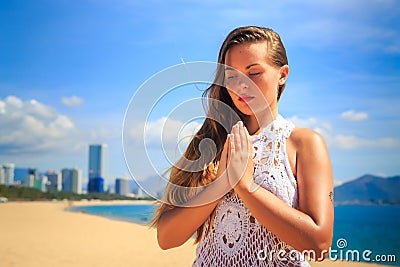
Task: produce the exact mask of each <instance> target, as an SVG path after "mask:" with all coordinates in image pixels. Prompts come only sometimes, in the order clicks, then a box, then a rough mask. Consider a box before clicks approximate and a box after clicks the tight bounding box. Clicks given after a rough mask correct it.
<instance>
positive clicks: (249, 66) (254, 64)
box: [225, 63, 260, 71]
mask: <svg viewBox="0 0 400 267" xmlns="http://www.w3.org/2000/svg"><path fill="white" fill-rule="evenodd" d="M256 65H260V64H258V63H253V64H250V65H248V66H247V67H246V70H248V69H250V68H251V67H253V66H256ZM227 70H236V69H234V68H232V67H230V66H227V67H226V68H225V71H227Z"/></svg>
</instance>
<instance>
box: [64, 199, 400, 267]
mask: <svg viewBox="0 0 400 267" xmlns="http://www.w3.org/2000/svg"><path fill="white" fill-rule="evenodd" d="M156 208H157V207H156V206H155V205H152V204H146V205H104V206H77V207H72V208H71V211H74V212H84V213H89V214H93V215H98V216H103V217H107V218H110V219H115V220H122V221H128V222H131V223H136V224H142V225H145V224H147V223H148V222H149V221H150V220H151V219H152V216H153V212H154V211H155V209H156ZM399 230H400V206H336V207H335V223H334V237H333V241H332V247H331V251H330V255H329V257H330V258H331V259H332V260H350V261H356V262H358V261H360V262H371V263H375V264H384V265H392V266H400V231H399Z"/></svg>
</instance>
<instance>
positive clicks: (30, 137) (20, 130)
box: [0, 96, 77, 153]
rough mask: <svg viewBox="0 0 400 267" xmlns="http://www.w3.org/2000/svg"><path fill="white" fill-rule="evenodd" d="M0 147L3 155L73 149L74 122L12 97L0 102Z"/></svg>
mask: <svg viewBox="0 0 400 267" xmlns="http://www.w3.org/2000/svg"><path fill="white" fill-rule="evenodd" d="M0 111H1V112H0V125H1V128H0V147H1V149H2V151H3V153H25V152H43V151H45V150H49V149H50V150H51V149H53V150H56V149H67V150H68V149H69V148H71V147H73V145H74V143H75V142H74V140H76V138H73V137H76V135H77V131H76V128H75V125H74V123H73V122H72V120H71V119H70V118H68V117H67V116H65V115H62V114H58V112H57V110H56V109H54V108H53V107H50V106H47V105H45V104H42V103H40V102H38V101H37V100H29V101H26V102H23V101H22V100H21V99H19V98H18V97H16V96H8V97H6V98H5V100H4V101H3V100H0Z"/></svg>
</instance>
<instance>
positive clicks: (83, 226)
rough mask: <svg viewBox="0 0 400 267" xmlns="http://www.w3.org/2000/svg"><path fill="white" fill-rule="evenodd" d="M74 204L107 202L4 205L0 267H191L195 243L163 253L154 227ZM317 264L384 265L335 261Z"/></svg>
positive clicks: (0, 218) (326, 266)
mask: <svg viewBox="0 0 400 267" xmlns="http://www.w3.org/2000/svg"><path fill="white" fill-rule="evenodd" d="M119 203H121V202H119ZM119 203H118V202H117V203H113V204H119ZM122 203H125V204H126V202H122ZM71 204H72V205H77V204H79V205H89V204H90V205H92V204H96V205H99V204H104V202H97V203H96V202H93V203H92V202H83V203H82V202H75V203H71V202H67V201H66V202H8V203H3V204H0V267H39V266H40V267H54V266H57V267H64V266H65V267H70V266H74V267H80V266H82V267H87V266H93V267H102V266H104V267H105V266H107V267H109V266H113V267H118V266H121V267H122V266H165V267H169V266H171V267H172V266H174V267H179V266H182V267H183V266H191V264H192V262H193V260H194V253H195V246H193V241H191V240H190V241H188V242H186V244H184V245H183V246H181V247H179V248H176V249H171V250H168V251H163V250H161V249H160V248H159V247H158V245H157V242H156V232H155V230H154V229H149V228H148V227H146V226H142V225H137V224H133V223H128V222H121V221H116V220H111V219H107V218H102V217H98V216H93V215H88V214H83V213H73V212H69V211H66V208H68V207H69V206H70V205H71ZM107 204H109V202H107ZM311 264H312V266H320V267H321V266H323V267H329V266H336V267H337V266H350V267H356V266H365V267H378V266H381V267H382V266H384V265H377V264H365V263H358V262H332V261H324V262H322V263H314V262H312V263H311Z"/></svg>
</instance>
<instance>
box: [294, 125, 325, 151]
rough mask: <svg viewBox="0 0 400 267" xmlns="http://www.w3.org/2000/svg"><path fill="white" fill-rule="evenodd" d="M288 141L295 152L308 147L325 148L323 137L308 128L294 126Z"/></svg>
mask: <svg viewBox="0 0 400 267" xmlns="http://www.w3.org/2000/svg"><path fill="white" fill-rule="evenodd" d="M288 141H289V142H290V143H291V144H292V145H293V147H294V148H295V149H296V151H297V152H299V151H301V150H303V149H308V150H312V149H313V148H314V149H318V148H320V149H321V148H324V149H325V148H326V144H325V141H324V138H323V137H322V136H321V135H320V134H319V133H318V132H316V131H314V130H311V129H308V128H294V129H293V131H292V133H291V135H290V136H289V138H288Z"/></svg>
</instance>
